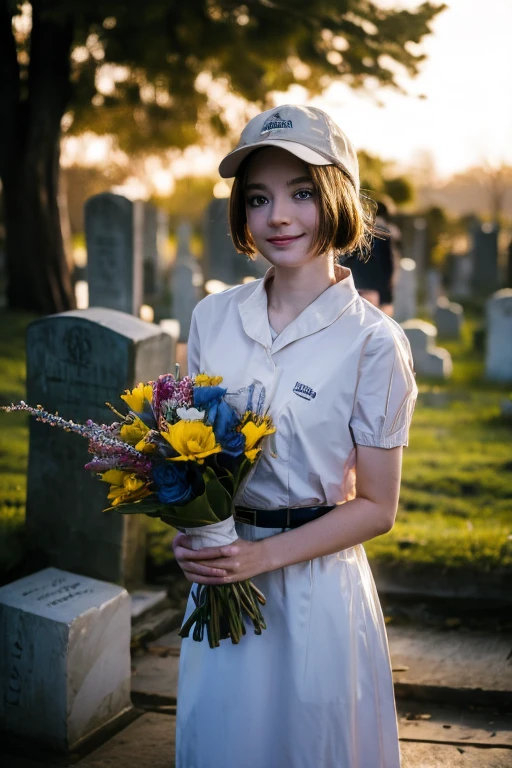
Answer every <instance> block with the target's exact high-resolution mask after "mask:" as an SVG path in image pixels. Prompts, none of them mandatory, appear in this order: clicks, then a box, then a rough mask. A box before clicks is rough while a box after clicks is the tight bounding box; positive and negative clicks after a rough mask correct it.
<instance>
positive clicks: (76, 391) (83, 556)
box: [26, 308, 174, 588]
mask: <svg viewBox="0 0 512 768" xmlns="http://www.w3.org/2000/svg"><path fill="white" fill-rule="evenodd" d="M173 370H174V359H173V358H172V342H171V339H170V338H169V336H168V335H167V334H166V333H164V332H163V331H162V330H161V329H160V328H159V327H158V326H156V325H152V324H151V323H146V322H144V321H142V320H139V319H138V318H136V317H133V316H131V315H127V314H124V313H121V312H116V311H114V310H108V309H99V308H90V309H84V310H73V311H71V312H63V313H61V314H59V315H50V316H48V317H44V318H41V319H40V320H36V321H35V322H33V323H31V325H29V327H28V331H27V401H28V402H29V403H30V404H31V405H36V404H42V405H43V406H44V407H45V408H46V409H47V410H49V411H51V412H56V411H58V413H59V414H60V415H61V416H63V417H64V418H66V419H73V420H74V421H77V422H82V423H83V422H85V421H86V420H87V419H92V420H93V421H95V422H98V423H112V422H113V421H115V416H114V414H113V413H112V412H111V411H110V409H109V408H108V407H107V406H106V405H105V402H110V403H112V404H113V405H114V406H115V407H117V408H118V409H119V410H120V411H121V412H123V413H125V412H126V410H125V409H126V406H125V404H124V402H123V401H122V400H120V395H121V394H123V393H124V391H125V390H126V389H131V388H133V387H134V386H136V385H137V384H138V383H139V382H141V381H143V382H145V381H149V380H152V379H155V378H157V377H158V376H159V375H160V374H162V373H166V372H167V371H173ZM90 458H91V456H90V454H89V453H88V452H87V441H86V440H85V439H84V438H81V437H79V436H77V435H74V434H68V433H66V432H64V431H62V430H60V429H51V428H50V427H49V426H48V425H47V424H41V423H39V422H36V421H35V420H34V419H31V420H30V449H29V466H28V489H27V521H26V530H27V538H28V543H29V546H30V547H31V548H32V549H34V550H39V551H42V552H43V553H45V556H46V559H47V562H48V564H49V565H54V566H56V567H59V568H64V569H66V570H73V571H76V572H78V573H82V574H84V575H87V576H91V577H94V578H99V579H105V580H106V581H114V582H118V583H120V584H123V585H125V586H127V587H129V588H130V587H134V586H137V585H139V584H140V583H141V582H142V581H143V577H144V557H145V531H146V525H145V518H144V516H143V515H121V514H117V513H115V512H109V513H104V512H102V510H103V509H104V508H105V507H107V506H108V502H107V498H106V497H107V491H108V485H107V484H105V483H102V482H100V481H99V480H98V478H95V477H94V476H92V473H90V472H88V471H86V470H85V469H84V464H86V463H87V462H88V461H89V460H90Z"/></svg>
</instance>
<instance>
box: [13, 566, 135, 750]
mask: <svg viewBox="0 0 512 768" xmlns="http://www.w3.org/2000/svg"><path fill="white" fill-rule="evenodd" d="M130 683H131V669H130V598H129V595H128V593H127V592H126V590H125V589H123V588H122V587H119V586H116V585H115V584H108V583H106V582H103V581H97V580H96V579H90V578H87V577H84V576H78V575H77V574H74V573H69V572H67V571H62V570H59V569H57V568H46V569H45V570H43V571H39V572H38V573H33V574H31V575H30V576H26V577H25V578H23V579H19V581H14V582H12V583H10V584H8V585H6V586H4V587H1V588H0V722H1V723H2V728H4V729H5V730H8V731H9V732H11V733H14V734H16V735H18V736H24V737H27V738H29V739H31V740H34V741H36V742H40V743H42V744H45V745H47V746H48V747H51V748H52V749H54V750H58V751H61V752H68V751H70V750H72V749H73V748H74V747H76V746H77V745H78V744H79V743H80V742H81V741H82V740H83V739H85V738H87V737H88V736H90V735H91V734H92V733H94V732H95V731H97V730H98V729H100V728H102V727H103V726H105V725H106V724H107V723H110V722H111V721H112V720H113V719H114V718H116V717H118V716H119V715H121V714H123V713H124V712H126V711H128V710H129V709H131V701H130Z"/></svg>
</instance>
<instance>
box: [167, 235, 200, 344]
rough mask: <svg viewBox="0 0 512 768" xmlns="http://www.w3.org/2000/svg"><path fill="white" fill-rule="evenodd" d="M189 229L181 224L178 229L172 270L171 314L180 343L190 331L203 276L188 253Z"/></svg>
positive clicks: (186, 337) (184, 340)
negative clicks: (176, 326) (174, 320)
mask: <svg viewBox="0 0 512 768" xmlns="http://www.w3.org/2000/svg"><path fill="white" fill-rule="evenodd" d="M190 236H191V227H190V224H188V222H183V223H182V224H180V226H179V227H178V247H177V253H176V262H175V264H174V268H173V270H172V278H171V286H172V313H173V315H174V317H175V318H176V319H177V320H178V321H179V324H180V339H179V340H180V341H181V342H186V341H187V340H188V334H189V331H190V321H191V319H192V312H193V310H194V307H195V306H196V304H197V302H198V301H199V299H200V297H201V293H200V291H201V287H202V285H203V274H202V270H201V267H200V266H199V264H198V263H197V260H196V259H195V258H194V257H193V256H192V254H191V253H190Z"/></svg>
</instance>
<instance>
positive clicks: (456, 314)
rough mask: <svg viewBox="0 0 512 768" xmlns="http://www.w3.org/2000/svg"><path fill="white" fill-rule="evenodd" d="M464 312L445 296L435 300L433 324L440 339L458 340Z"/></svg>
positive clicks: (458, 305)
mask: <svg viewBox="0 0 512 768" xmlns="http://www.w3.org/2000/svg"><path fill="white" fill-rule="evenodd" d="M463 320H464V310H463V309H462V307H461V305H460V304H455V303H454V302H453V301H449V300H448V299H447V298H446V296H441V297H440V298H439V299H438V300H437V305H436V311H435V317H434V322H435V324H436V328H437V332H438V334H439V338H440V339H460V335H461V329H462V323H463Z"/></svg>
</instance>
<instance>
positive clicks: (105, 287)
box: [85, 192, 144, 317]
mask: <svg viewBox="0 0 512 768" xmlns="http://www.w3.org/2000/svg"><path fill="white" fill-rule="evenodd" d="M143 226H144V203H143V202H141V201H138V202H135V203H132V202H131V201H130V200H127V199H126V198H125V197H122V196H121V195H113V194H112V193H110V192H104V193H102V194H100V195H95V196H94V197H91V198H89V200H87V202H86V204H85V238H86V243H87V279H88V282H89V306H90V307H106V308H108V309H116V310H118V311H119V312H127V313H129V314H132V315H135V316H137V317H138V316H139V311H140V306H141V304H142V291H143V239H144V238H143Z"/></svg>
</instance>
